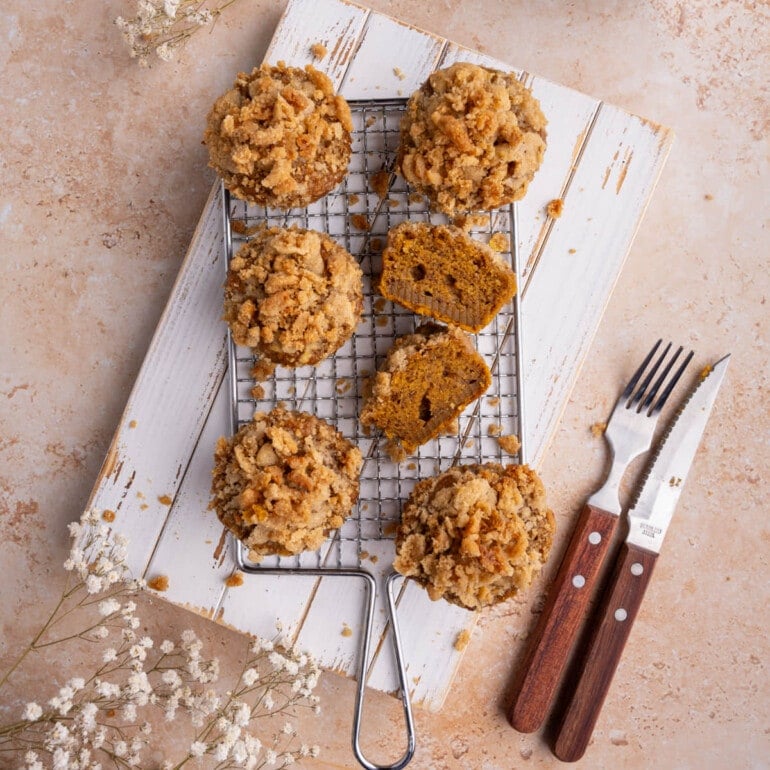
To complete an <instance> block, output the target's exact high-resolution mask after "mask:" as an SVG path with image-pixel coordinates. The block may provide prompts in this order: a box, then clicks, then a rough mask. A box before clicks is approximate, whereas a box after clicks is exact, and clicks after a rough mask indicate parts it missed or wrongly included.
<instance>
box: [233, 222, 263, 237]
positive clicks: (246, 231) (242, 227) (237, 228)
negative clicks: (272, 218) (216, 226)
mask: <svg viewBox="0 0 770 770" xmlns="http://www.w3.org/2000/svg"><path fill="white" fill-rule="evenodd" d="M261 227H262V225H252V226H251V227H248V226H247V224H246V223H245V222H244V221H242V220H240V219H231V220H230V229H231V230H232V231H233V232H234V233H238V235H246V236H251V235H256V234H257V233H258V232H259V230H260V228H261Z"/></svg>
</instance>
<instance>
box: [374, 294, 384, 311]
mask: <svg viewBox="0 0 770 770" xmlns="http://www.w3.org/2000/svg"><path fill="white" fill-rule="evenodd" d="M386 303H387V300H386V299H385V298H384V297H380V298H379V299H376V300H375V301H374V309H375V310H376V311H377V312H378V313H381V312H382V311H383V310H384V309H385V305H386Z"/></svg>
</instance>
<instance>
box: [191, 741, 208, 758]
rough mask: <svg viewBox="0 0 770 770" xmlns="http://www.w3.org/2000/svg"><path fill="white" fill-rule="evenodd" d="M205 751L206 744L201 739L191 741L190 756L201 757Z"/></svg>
mask: <svg viewBox="0 0 770 770" xmlns="http://www.w3.org/2000/svg"><path fill="white" fill-rule="evenodd" d="M205 753H206V744H205V743H203V741H193V742H192V743H191V744H190V756H191V757H202V756H203V755H204V754H205Z"/></svg>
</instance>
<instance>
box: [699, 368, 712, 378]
mask: <svg viewBox="0 0 770 770" xmlns="http://www.w3.org/2000/svg"><path fill="white" fill-rule="evenodd" d="M710 374H711V367H710V366H709V365H708V364H706V366H704V367H703V369H701V370H700V378H701V379H702V380H705V379H706V377H708V376H709V375H710Z"/></svg>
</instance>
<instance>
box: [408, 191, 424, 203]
mask: <svg viewBox="0 0 770 770" xmlns="http://www.w3.org/2000/svg"><path fill="white" fill-rule="evenodd" d="M408 200H409V203H422V193H418V192H411V193H409V198H408Z"/></svg>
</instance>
